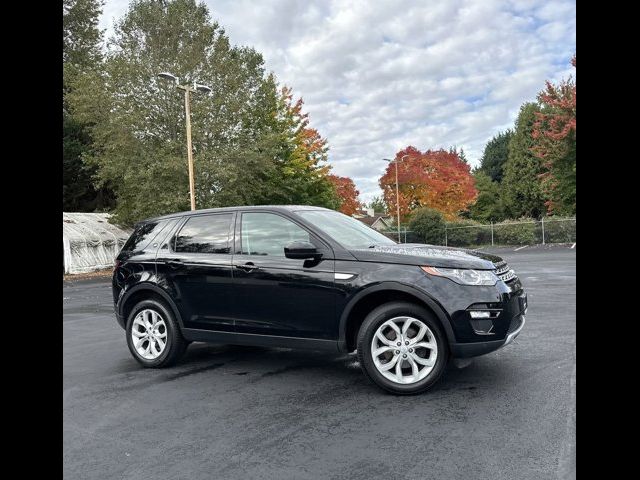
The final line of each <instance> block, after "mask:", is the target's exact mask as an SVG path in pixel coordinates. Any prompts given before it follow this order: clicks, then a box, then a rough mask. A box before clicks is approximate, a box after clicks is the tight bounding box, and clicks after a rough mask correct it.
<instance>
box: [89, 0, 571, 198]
mask: <svg viewBox="0 0 640 480" xmlns="http://www.w3.org/2000/svg"><path fill="white" fill-rule="evenodd" d="M205 3H206V4H207V5H208V6H209V9H210V11H211V14H212V17H213V18H215V19H217V20H218V22H219V23H220V24H221V25H222V26H223V27H224V28H225V30H226V31H227V33H228V35H229V37H230V39H231V42H232V43H234V44H239V45H250V46H253V47H254V48H256V49H257V50H258V51H260V52H261V53H262V54H263V56H264V58H265V61H266V66H267V69H268V70H271V71H273V72H274V73H275V74H276V76H277V77H278V79H279V80H280V82H282V83H285V84H287V85H289V86H291V87H293V89H294V93H295V94H297V95H299V96H302V97H303V98H304V101H305V106H306V110H307V111H308V112H309V113H310V116H311V125H312V126H313V127H315V128H317V129H318V130H319V131H320V133H321V134H322V135H323V136H324V137H326V138H327V139H328V140H329V147H330V151H329V160H330V163H331V164H332V165H333V172H334V173H335V174H337V175H346V176H349V177H351V178H352V179H353V180H354V181H355V182H356V186H357V187H358V189H359V190H360V194H361V195H360V197H361V199H363V200H365V201H369V200H370V199H371V198H372V197H373V196H374V195H378V194H380V190H379V187H378V178H379V177H380V175H381V174H382V173H383V171H384V169H385V167H386V163H385V162H383V161H381V160H380V159H381V158H384V157H393V156H394V154H395V152H397V151H398V150H399V149H400V148H403V147H405V146H407V145H413V146H415V147H416V148H418V149H420V150H426V149H428V148H440V147H443V148H448V147H450V146H454V145H455V146H457V147H458V148H460V147H462V148H464V150H465V153H466V156H467V159H468V160H469V162H470V163H471V164H472V165H475V164H477V162H478V160H479V158H480V156H481V155H482V150H483V147H484V145H485V143H486V142H487V140H489V139H490V138H491V137H492V136H493V135H494V134H496V133H497V132H499V131H501V130H504V129H505V128H508V127H510V126H511V125H512V124H513V121H514V119H515V117H516V115H517V112H518V108H519V106H520V105H521V104H522V103H523V102H524V101H527V100H533V99H535V96H536V93H537V92H538V91H539V90H541V89H542V88H543V86H544V81H545V80H546V79H550V80H553V81H556V80H559V79H561V78H563V77H567V76H568V75H570V74H575V70H574V69H573V68H572V67H571V65H570V64H569V60H570V58H571V56H572V54H573V53H574V52H575V49H576V40H575V39H576V22H575V15H576V5H575V0H574V1H562V0H557V1H552V0H547V1H538V0H514V1H507V0H503V1H497V0H475V1H467V0H422V1H400V0H398V1H393V0H384V1H383V0H379V1H373V0H369V1H364V0H352V1H348V0H333V1H329V0H260V1H259V0H206V1H205ZM127 5H128V1H127V0H105V5H104V12H103V16H102V20H101V24H102V27H103V28H105V29H107V34H108V33H109V32H111V31H112V25H113V22H114V20H115V19H117V18H119V17H120V16H121V15H122V14H124V13H125V12H126V10H127Z"/></svg>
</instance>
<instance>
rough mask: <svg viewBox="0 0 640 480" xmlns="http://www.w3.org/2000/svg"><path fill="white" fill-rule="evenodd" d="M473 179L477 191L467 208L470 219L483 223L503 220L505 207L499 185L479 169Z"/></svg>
mask: <svg viewBox="0 0 640 480" xmlns="http://www.w3.org/2000/svg"><path fill="white" fill-rule="evenodd" d="M473 177H474V179H475V185H476V188H477V189H478V197H477V198H476V201H475V203H474V204H473V205H471V207H469V214H470V217H471V218H472V219H474V220H478V221H480V222H483V223H487V222H490V221H500V220H504V218H505V207H504V202H503V200H502V194H501V187H500V184H499V183H498V182H494V181H492V180H491V177H490V176H489V175H487V174H486V173H485V172H484V171H483V170H481V169H479V170H477V171H475V172H474V174H473Z"/></svg>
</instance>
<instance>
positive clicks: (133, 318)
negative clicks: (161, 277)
mask: <svg viewBox="0 0 640 480" xmlns="http://www.w3.org/2000/svg"><path fill="white" fill-rule="evenodd" d="M145 320H146V321H147V322H148V323H151V324H152V323H153V322H154V321H155V320H158V321H157V323H156V329H155V330H154V331H153V332H154V335H157V337H156V336H154V337H152V338H153V339H155V340H154V341H153V345H152V344H151V341H150V340H148V339H147V340H146V343H145V342H144V341H143V342H142V344H141V345H140V346H139V348H141V349H142V350H148V352H149V353H148V354H147V355H146V357H145V355H143V354H141V353H140V351H139V349H137V348H136V345H135V344H134V338H136V339H138V340H140V339H141V338H142V337H143V336H144V335H141V332H149V331H151V329H148V328H146V327H145ZM160 320H161V322H160ZM134 328H135V329H136V333H135V334H134V333H133V330H134ZM126 335H127V346H128V347H129V351H130V352H131V355H132V356H133V358H135V359H136V360H137V361H138V363H140V364H141V365H142V366H143V367H146V368H163V367H169V366H171V365H174V364H175V363H176V362H177V361H178V360H179V359H180V357H182V355H183V354H184V352H185V351H186V349H187V346H188V343H187V341H186V340H185V339H184V337H183V336H182V333H180V327H179V325H178V322H177V321H176V318H175V316H174V314H173V312H172V311H171V309H170V308H169V307H167V305H166V304H164V303H163V302H159V301H158V300H152V299H149V300H143V301H141V302H139V303H138V304H136V306H135V307H133V309H132V310H131V313H130V314H129V317H128V318H127V328H126ZM163 335H164V337H162V336H163ZM162 340H165V341H164V347H163V348H161V347H160V346H161V341H162ZM147 345H149V347H150V348H148V349H147V348H146V346H147ZM153 348H155V351H154V350H153ZM156 352H159V355H156Z"/></svg>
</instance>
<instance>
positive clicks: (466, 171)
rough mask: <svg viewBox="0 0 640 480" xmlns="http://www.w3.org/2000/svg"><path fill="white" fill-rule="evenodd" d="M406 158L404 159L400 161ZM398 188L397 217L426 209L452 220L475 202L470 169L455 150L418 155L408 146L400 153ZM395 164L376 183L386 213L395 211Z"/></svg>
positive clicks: (431, 151) (418, 151)
mask: <svg viewBox="0 0 640 480" xmlns="http://www.w3.org/2000/svg"><path fill="white" fill-rule="evenodd" d="M404 155H408V156H407V157H405V159H404V160H402V161H401V160H400V159H401V158H402V157H403V156H404ZM395 161H397V162H399V163H398V185H399V191H400V193H399V198H400V202H399V203H400V218H401V221H404V220H406V218H407V216H408V214H409V213H410V212H411V211H412V210H414V209H415V208H418V207H430V208H434V209H436V210H438V211H440V212H441V213H442V214H443V216H444V217H445V218H446V219H447V220H454V219H456V218H457V217H458V215H459V213H460V212H462V211H464V210H466V209H467V208H468V207H469V206H470V205H471V204H472V203H473V202H474V201H475V199H476V197H477V195H478V191H477V190H476V187H475V183H474V180H473V177H472V176H471V173H470V167H469V165H468V164H467V163H465V162H464V161H463V160H462V159H461V158H460V155H459V154H458V152H457V151H456V150H450V151H447V150H443V149H440V150H427V151H426V152H421V151H420V150H418V149H417V148H415V147H412V146H409V147H407V148H405V149H403V150H400V151H399V152H398V153H397V154H396V156H395ZM395 168H396V166H395V164H394V163H393V162H392V163H389V165H387V169H386V171H385V173H384V175H383V176H382V177H381V178H380V180H379V184H380V188H382V192H383V195H384V200H385V203H386V204H387V207H388V208H389V211H390V212H395V211H396V177H395V175H396V171H395Z"/></svg>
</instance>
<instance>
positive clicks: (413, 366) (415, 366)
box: [408, 355, 419, 378]
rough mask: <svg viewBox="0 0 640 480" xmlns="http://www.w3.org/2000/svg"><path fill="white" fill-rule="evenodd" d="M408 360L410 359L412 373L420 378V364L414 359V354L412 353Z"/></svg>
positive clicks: (414, 376)
mask: <svg viewBox="0 0 640 480" xmlns="http://www.w3.org/2000/svg"><path fill="white" fill-rule="evenodd" d="M408 360H409V365H411V375H413V378H418V373H419V369H418V364H417V363H416V361H415V360H414V359H413V355H410V356H409V358H408Z"/></svg>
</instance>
